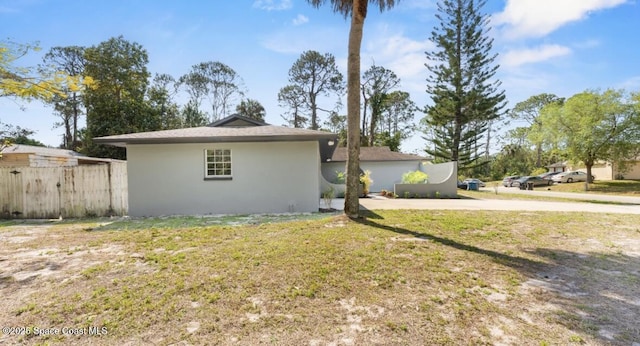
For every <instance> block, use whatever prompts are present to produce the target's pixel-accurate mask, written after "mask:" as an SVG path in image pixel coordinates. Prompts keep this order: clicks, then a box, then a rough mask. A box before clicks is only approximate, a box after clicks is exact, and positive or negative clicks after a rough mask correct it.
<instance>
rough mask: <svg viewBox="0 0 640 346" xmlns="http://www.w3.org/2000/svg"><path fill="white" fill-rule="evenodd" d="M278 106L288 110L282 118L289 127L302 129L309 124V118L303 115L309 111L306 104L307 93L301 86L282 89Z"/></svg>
mask: <svg viewBox="0 0 640 346" xmlns="http://www.w3.org/2000/svg"><path fill="white" fill-rule="evenodd" d="M278 104H279V105H280V107H283V108H287V109H288V111H286V112H285V113H284V114H283V115H281V117H282V119H284V120H286V121H287V123H288V124H289V126H291V127H295V128H302V127H305V126H306V124H307V123H308V122H309V118H308V117H305V116H304V115H302V114H303V113H304V112H305V111H307V103H306V102H305V92H304V90H303V89H302V88H301V87H300V86H298V85H287V86H285V87H284V88H282V89H280V91H279V92H278Z"/></svg>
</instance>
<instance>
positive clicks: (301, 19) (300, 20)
mask: <svg viewBox="0 0 640 346" xmlns="http://www.w3.org/2000/svg"><path fill="white" fill-rule="evenodd" d="M308 22H309V17H307V16H305V15H302V14H299V15H298V16H297V17H296V18H295V19H293V25H302V24H305V23H308Z"/></svg>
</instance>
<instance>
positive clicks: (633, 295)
mask: <svg viewBox="0 0 640 346" xmlns="http://www.w3.org/2000/svg"><path fill="white" fill-rule="evenodd" d="M363 216H364V218H362V219H358V220H355V221H356V222H358V223H360V224H363V225H366V226H370V227H374V228H378V229H382V230H385V231H389V232H393V233H398V234H403V235H409V236H414V237H416V238H419V239H425V240H430V241H432V242H435V243H439V244H441V245H444V246H448V247H451V248H454V249H457V250H462V251H467V252H472V253H476V254H479V255H483V256H488V257H490V258H491V259H492V260H494V261H495V262H496V263H498V264H501V265H505V266H508V267H511V268H514V269H516V270H518V272H520V273H521V274H523V275H524V276H525V277H527V278H528V279H527V280H526V281H525V282H523V283H522V285H521V286H523V287H525V288H532V289H534V290H535V289H537V290H543V291H544V292H546V294H545V295H544V297H545V299H548V300H546V301H540V304H545V303H551V304H553V306H555V307H557V310H556V311H553V312H550V314H551V315H550V316H549V318H550V319H551V321H552V322H553V323H557V324H560V325H563V326H565V327H566V328H568V329H570V330H572V331H574V332H576V333H584V334H588V335H591V336H592V337H594V338H596V339H598V340H600V341H602V342H603V343H604V344H610V345H629V344H632V345H634V346H636V345H638V344H639V343H640V324H638V321H640V256H634V255H627V254H624V253H622V252H621V251H614V250H615V249H609V250H610V251H609V250H607V249H606V248H605V249H603V250H604V251H602V252H598V251H593V252H585V253H578V252H571V251H566V250H560V249H547V248H535V249H533V250H522V251H523V252H525V253H527V254H530V255H532V256H531V257H537V258H539V259H540V260H539V261H538V260H532V259H529V258H525V257H520V256H515V255H509V254H505V253H502V252H497V251H493V250H489V249H483V248H480V247H477V246H474V245H468V244H464V243H461V242H458V241H455V240H452V239H448V238H445V237H440V236H436V235H433V234H429V233H427V232H423V231H416V230H411V229H407V228H402V227H397V226H390V225H384V224H381V223H379V222H378V221H377V220H382V219H384V217H382V216H381V215H379V214H377V213H375V212H373V211H370V210H366V211H364V212H363ZM603 247H604V246H603Z"/></svg>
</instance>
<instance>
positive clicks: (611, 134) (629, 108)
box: [542, 89, 640, 186]
mask: <svg viewBox="0 0 640 346" xmlns="http://www.w3.org/2000/svg"><path fill="white" fill-rule="evenodd" d="M634 106H635V105H634V102H633V100H632V97H630V95H628V94H627V93H626V92H624V91H621V90H612V89H608V90H606V91H604V92H598V91H585V92H582V93H579V94H576V95H574V96H572V97H570V98H569V99H568V100H567V101H566V102H565V103H564V104H563V105H559V104H557V103H552V104H549V105H547V106H545V107H544V108H543V110H542V117H543V118H542V123H543V124H545V126H547V127H548V128H550V129H551V130H550V131H548V135H549V136H550V138H549V139H550V140H554V141H556V142H557V143H558V144H559V145H560V146H561V147H563V148H565V149H566V153H567V155H568V158H569V159H570V160H572V161H574V162H582V163H584V165H585V167H586V168H587V180H588V181H591V177H592V175H591V168H592V167H593V165H594V164H595V163H596V162H597V161H598V160H615V159H620V158H624V157H627V156H629V155H630V154H635V150H634V148H637V147H638V145H640V126H638V119H637V118H638V113H637V112H636V110H635V109H634ZM585 186H588V184H585Z"/></svg>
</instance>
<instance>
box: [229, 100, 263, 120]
mask: <svg viewBox="0 0 640 346" xmlns="http://www.w3.org/2000/svg"><path fill="white" fill-rule="evenodd" d="M236 112H237V113H238V114H240V115H242V116H245V117H247V118H252V119H256V120H260V121H262V122H264V118H265V117H266V116H267V111H265V109H264V106H262V104H260V102H259V101H258V100H254V99H246V100H242V101H241V102H240V104H238V105H237V106H236Z"/></svg>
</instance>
